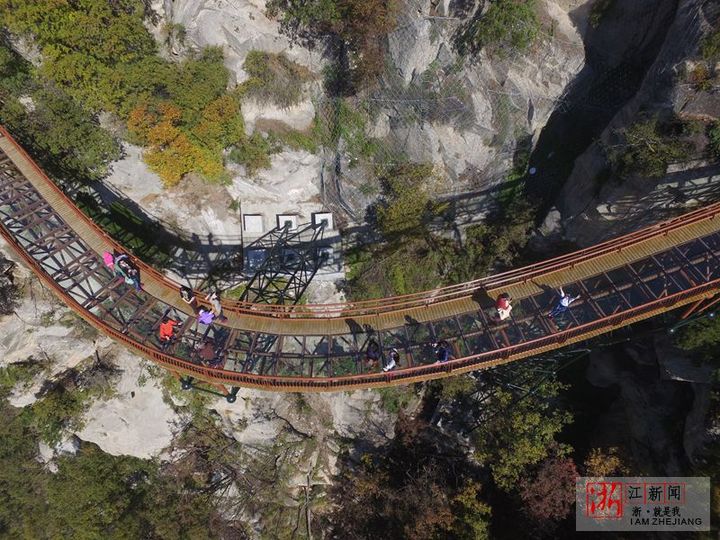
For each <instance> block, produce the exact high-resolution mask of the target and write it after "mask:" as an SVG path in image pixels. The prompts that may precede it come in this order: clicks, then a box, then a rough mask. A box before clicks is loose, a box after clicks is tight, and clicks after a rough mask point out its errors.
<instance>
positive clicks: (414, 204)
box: [377, 164, 433, 239]
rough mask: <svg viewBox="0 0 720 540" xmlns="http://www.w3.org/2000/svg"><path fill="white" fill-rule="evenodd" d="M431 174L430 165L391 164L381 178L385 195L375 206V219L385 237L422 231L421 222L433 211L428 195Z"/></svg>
mask: <svg viewBox="0 0 720 540" xmlns="http://www.w3.org/2000/svg"><path fill="white" fill-rule="evenodd" d="M432 175H433V167H432V165H430V164H404V165H399V166H397V167H393V168H392V169H390V170H389V171H388V173H387V175H385V176H384V177H383V178H381V184H382V186H383V192H384V197H383V203H382V204H381V205H380V206H379V207H378V209H377V222H378V225H379V228H380V231H381V232H382V234H383V235H384V236H385V237H386V238H388V239H392V238H393V237H395V236H397V235H403V236H404V237H406V238H407V237H409V236H418V235H424V234H425V229H424V227H423V225H424V224H425V223H426V222H427V220H428V218H429V217H431V214H432V208H431V204H430V195H429V188H430V182H431V178H432Z"/></svg>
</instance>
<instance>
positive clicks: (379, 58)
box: [267, 0, 397, 91]
mask: <svg viewBox="0 0 720 540" xmlns="http://www.w3.org/2000/svg"><path fill="white" fill-rule="evenodd" d="M267 8H268V14H269V15H270V16H276V15H280V14H282V26H283V29H284V31H285V32H286V33H288V34H290V36H291V37H292V38H298V37H302V38H304V39H310V40H313V39H315V38H318V37H329V38H332V37H335V38H339V41H341V42H342V43H343V47H342V48H341V49H340V50H341V51H343V52H345V53H347V55H348V56H349V61H348V62H347V63H346V64H345V65H349V66H351V67H350V68H348V73H347V76H348V79H350V80H351V81H352V85H353V86H354V87H355V88H354V89H358V88H362V87H364V86H366V85H369V84H371V83H372V82H373V81H374V80H375V79H376V78H377V77H378V75H379V74H380V73H381V72H382V70H383V68H384V54H385V36H386V35H387V34H388V33H390V32H391V31H392V30H393V29H394V28H395V26H396V24H397V20H396V13H397V2H396V0H309V1H308V0H270V2H268V4H267ZM352 90H353V89H352V88H351V89H349V91H352Z"/></svg>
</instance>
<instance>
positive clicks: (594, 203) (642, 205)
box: [557, 0, 720, 246]
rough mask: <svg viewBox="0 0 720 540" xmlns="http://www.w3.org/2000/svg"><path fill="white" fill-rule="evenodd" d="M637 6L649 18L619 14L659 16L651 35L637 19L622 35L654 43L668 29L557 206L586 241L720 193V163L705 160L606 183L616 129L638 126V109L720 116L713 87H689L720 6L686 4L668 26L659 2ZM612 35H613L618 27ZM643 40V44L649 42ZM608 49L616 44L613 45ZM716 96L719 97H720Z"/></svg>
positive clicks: (572, 232)
mask: <svg viewBox="0 0 720 540" xmlns="http://www.w3.org/2000/svg"><path fill="white" fill-rule="evenodd" d="M673 3H674V2H673ZM665 4H667V3H665ZM671 4H672V3H671ZM632 9H645V10H646V11H647V10H650V11H648V16H646V17H645V18H643V16H641V15H638V16H637V17H627V13H618V14H616V17H625V21H626V22H627V21H636V20H646V21H652V22H653V23H654V26H652V25H651V26H649V27H648V28H647V29H646V32H645V33H639V32H637V30H636V27H635V22H633V23H632V33H630V29H628V32H623V33H621V34H620V35H623V36H625V34H628V38H630V37H631V36H632V35H633V34H637V35H638V36H639V38H642V39H645V40H650V39H653V37H654V38H657V36H658V35H663V34H665V32H667V33H666V34H665V37H664V42H663V44H662V47H661V48H660V51H659V53H658V54H657V57H656V58H655V60H654V62H653V64H652V65H651V66H650V68H649V69H648V71H647V74H646V75H645V77H644V80H643V82H642V84H641V86H640V89H639V91H638V92H637V93H636V95H635V96H634V97H633V98H632V99H631V100H630V101H629V102H628V103H627V104H626V105H625V106H624V107H623V108H622V109H621V110H620V111H619V112H618V113H617V114H616V115H615V117H614V118H613V119H612V121H611V123H610V124H609V125H608V126H607V128H606V129H605V130H604V132H603V133H602V136H601V137H600V140H599V141H597V142H595V143H594V144H592V145H591V146H590V147H589V148H588V149H587V151H586V152H585V153H584V154H583V155H581V156H580V157H579V158H578V159H577V161H576V162H575V167H574V169H573V172H572V175H571V176H570V178H569V179H568V180H567V182H566V184H565V189H564V190H563V191H562V192H561V193H560V196H559V197H558V200H557V207H558V209H559V210H560V212H561V214H562V220H563V225H564V229H565V236H566V238H567V239H569V240H572V241H574V242H576V243H578V244H580V245H583V246H584V245H590V244H592V243H595V242H597V241H599V240H602V239H605V238H608V237H611V236H614V235H617V234H621V233H622V232H626V231H628V230H632V229H636V228H639V227H642V226H644V225H647V224H649V223H653V222H656V221H659V220H661V219H663V218H669V217H672V216H673V215H677V214H678V213H682V212H683V211H686V210H687V209H689V208H692V207H694V206H696V205H699V204H701V203H702V202H705V201H708V200H713V199H716V198H717V197H718V196H720V188H718V180H719V179H720V177H719V175H720V167H718V166H716V165H712V164H710V163H708V162H705V161H702V160H696V161H693V162H689V163H683V164H679V165H676V166H671V167H670V168H669V169H668V174H666V175H665V176H663V177H662V178H661V179H648V178H628V179H624V180H623V181H621V182H618V181H612V180H610V181H605V179H606V178H607V176H608V158H607V152H606V150H605V149H606V148H611V147H612V146H613V144H615V143H616V142H617V136H616V132H617V131H618V130H621V129H622V128H625V127H627V126H629V125H631V124H632V123H633V122H634V121H635V119H637V118H638V114H639V112H641V111H642V112H643V113H645V114H652V113H654V112H660V113H664V114H667V113H669V112H672V113H675V114H676V115H677V116H679V117H680V118H683V117H684V118H686V119H693V118H695V119H697V118H700V117H702V118H703V119H704V120H706V121H707V120H716V119H718V115H717V113H718V110H717V106H716V105H717V104H716V105H715V106H708V103H707V102H708V97H709V96H708V92H705V91H698V90H697V89H693V88H692V85H689V84H687V72H688V68H689V66H691V65H692V59H693V58H695V57H697V55H698V48H699V43H700V41H701V39H702V37H703V36H704V35H705V34H706V33H707V32H708V30H709V29H710V28H711V21H710V19H709V17H711V16H712V17H717V13H715V12H716V11H717V9H716V8H714V7H713V6H712V3H711V2H703V1H701V0H690V1H687V2H680V3H679V4H678V7H677V11H676V12H675V15H674V18H673V20H672V23H671V24H670V25H669V27H666V26H664V23H663V20H662V18H661V17H659V16H657V14H656V15H655V16H654V17H651V16H652V15H653V13H654V12H653V11H652V10H657V9H658V6H657V3H656V2H649V3H648V2H644V3H643V2H637V3H633V6H632ZM659 11H660V10H658V13H659ZM711 11H712V13H710V12H711ZM648 17H650V18H648ZM618 21H620V19H618ZM621 24H623V23H621ZM605 34H606V35H608V36H610V35H614V34H612V32H605ZM608 39H609V38H608ZM614 41H615V42H616V44H623V45H625V44H628V46H630V45H631V44H632V42H631V41H627V40H625V39H615V40H614ZM636 45H637V46H642V43H639V44H636ZM608 46H612V44H611V43H610V42H608ZM615 46H616V47H617V45H615ZM627 50H628V51H631V49H627ZM617 54H622V51H617ZM628 54H631V53H630V52H628ZM711 101H714V102H716V101H717V99H716V98H715V99H714V100H711ZM701 111H702V112H701Z"/></svg>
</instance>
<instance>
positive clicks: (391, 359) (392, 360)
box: [382, 347, 400, 372]
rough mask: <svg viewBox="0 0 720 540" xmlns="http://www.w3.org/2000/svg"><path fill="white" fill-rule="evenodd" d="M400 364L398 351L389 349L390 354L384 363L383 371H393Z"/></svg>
mask: <svg viewBox="0 0 720 540" xmlns="http://www.w3.org/2000/svg"><path fill="white" fill-rule="evenodd" d="M399 364H400V353H399V352H398V350H397V349H396V348H395V347H393V348H392V349H390V352H389V353H388V357H387V361H386V362H385V365H384V366H383V368H382V370H383V371H386V372H387V371H390V370H392V369H395V367H396V366H398V365H399Z"/></svg>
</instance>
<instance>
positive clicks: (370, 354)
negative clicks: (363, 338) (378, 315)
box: [365, 339, 380, 368]
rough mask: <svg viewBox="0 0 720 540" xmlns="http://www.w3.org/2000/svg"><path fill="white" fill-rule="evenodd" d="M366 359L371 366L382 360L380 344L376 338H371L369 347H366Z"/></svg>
mask: <svg viewBox="0 0 720 540" xmlns="http://www.w3.org/2000/svg"><path fill="white" fill-rule="evenodd" d="M365 361H366V362H367V363H368V364H369V367H371V368H372V367H375V366H377V364H378V362H379V361H380V346H379V345H378V344H377V342H376V341H375V340H374V339H371V340H370V341H369V342H368V344H367V348H366V349H365Z"/></svg>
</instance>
